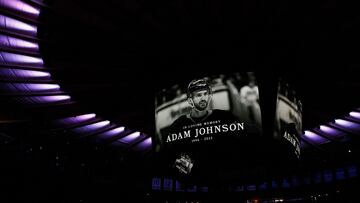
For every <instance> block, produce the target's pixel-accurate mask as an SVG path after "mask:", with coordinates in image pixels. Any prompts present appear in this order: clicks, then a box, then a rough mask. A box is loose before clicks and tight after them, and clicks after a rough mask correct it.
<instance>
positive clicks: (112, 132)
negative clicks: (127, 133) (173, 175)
mask: <svg viewBox="0 0 360 203" xmlns="http://www.w3.org/2000/svg"><path fill="white" fill-rule="evenodd" d="M124 130H125V127H118V128H115V129H112V130H109V131H106V132H104V133H101V134H100V135H98V136H99V137H101V138H111V137H114V136H115V135H118V134H120V133H122V132H124Z"/></svg>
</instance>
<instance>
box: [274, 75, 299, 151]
mask: <svg viewBox="0 0 360 203" xmlns="http://www.w3.org/2000/svg"><path fill="white" fill-rule="evenodd" d="M301 135H302V103H301V100H300V99H299V98H298V97H297V96H296V94H295V91H294V90H292V89H291V87H290V86H289V85H288V84H287V83H285V82H283V81H280V82H279V86H278V95H277V104H276V119H275V131H274V137H275V139H278V140H281V141H283V142H284V143H286V144H287V145H289V146H290V147H291V148H293V149H294V150H293V151H294V153H295V155H296V156H297V157H298V158H299V157H300V136H301Z"/></svg>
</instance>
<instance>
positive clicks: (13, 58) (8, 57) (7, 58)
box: [0, 52, 44, 65]
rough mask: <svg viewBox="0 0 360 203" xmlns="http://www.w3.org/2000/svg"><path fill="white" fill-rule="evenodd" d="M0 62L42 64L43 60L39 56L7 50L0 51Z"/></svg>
mask: <svg viewBox="0 0 360 203" xmlns="http://www.w3.org/2000/svg"><path fill="white" fill-rule="evenodd" d="M0 62H5V63H15V64H34V65H40V64H41V65H42V64H43V63H44V62H43V60H42V59H41V58H37V57H32V56H25V55H20V54H13V53H8V52H0Z"/></svg>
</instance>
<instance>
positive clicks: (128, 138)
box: [119, 132, 141, 143]
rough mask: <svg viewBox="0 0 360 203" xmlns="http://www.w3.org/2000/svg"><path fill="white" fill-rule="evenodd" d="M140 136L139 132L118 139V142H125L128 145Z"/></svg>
mask: <svg viewBox="0 0 360 203" xmlns="http://www.w3.org/2000/svg"><path fill="white" fill-rule="evenodd" d="M140 135H141V134H140V132H134V133H131V134H130V135H127V136H125V137H123V138H121V139H119V141H121V142H125V143H130V142H133V141H135V140H136V139H138V138H139V137H140Z"/></svg>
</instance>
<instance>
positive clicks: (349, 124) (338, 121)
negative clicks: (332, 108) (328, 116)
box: [335, 119, 360, 129]
mask: <svg viewBox="0 0 360 203" xmlns="http://www.w3.org/2000/svg"><path fill="white" fill-rule="evenodd" d="M335 123H336V124H338V125H341V126H343V127H346V128H352V129H356V128H360V125H359V124H356V123H353V122H350V121H346V120H343V119H336V120H335Z"/></svg>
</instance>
